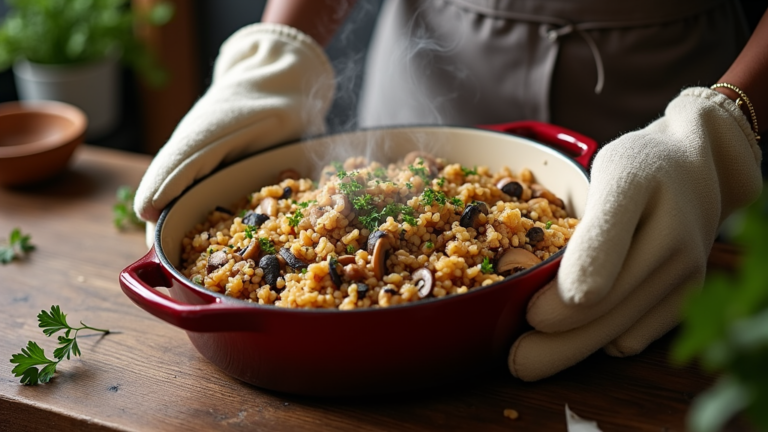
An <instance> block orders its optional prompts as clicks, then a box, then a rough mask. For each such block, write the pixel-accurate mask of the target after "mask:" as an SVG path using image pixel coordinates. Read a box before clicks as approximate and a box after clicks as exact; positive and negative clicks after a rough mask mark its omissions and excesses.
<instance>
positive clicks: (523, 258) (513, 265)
mask: <svg viewBox="0 0 768 432" xmlns="http://www.w3.org/2000/svg"><path fill="white" fill-rule="evenodd" d="M540 262H541V259H540V258H539V257H537V256H536V255H534V254H532V253H530V252H528V251H527V250H525V249H521V248H511V249H509V250H507V251H506V252H504V254H503V255H502V256H501V257H500V258H499V260H498V262H497V263H496V272H497V273H504V272H506V271H509V270H520V269H527V268H529V267H533V266H535V265H536V264H538V263H540Z"/></svg>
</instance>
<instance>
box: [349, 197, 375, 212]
mask: <svg viewBox="0 0 768 432" xmlns="http://www.w3.org/2000/svg"><path fill="white" fill-rule="evenodd" d="M352 206H353V207H354V208H356V209H357V210H369V209H371V208H372V207H373V196H372V195H368V194H365V195H363V196H359V197H355V198H353V199H352Z"/></svg>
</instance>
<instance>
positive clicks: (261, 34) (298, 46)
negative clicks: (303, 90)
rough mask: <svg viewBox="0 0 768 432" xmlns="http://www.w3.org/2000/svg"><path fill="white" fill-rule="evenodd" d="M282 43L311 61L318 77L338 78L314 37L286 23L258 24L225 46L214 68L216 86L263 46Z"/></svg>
mask: <svg viewBox="0 0 768 432" xmlns="http://www.w3.org/2000/svg"><path fill="white" fill-rule="evenodd" d="M278 42H279V43H283V44H286V45H287V46H288V47H289V48H290V50H291V51H293V52H294V53H295V54H296V55H299V56H303V57H305V58H307V59H311V60H312V64H313V65H314V67H316V68H317V69H316V70H315V73H317V74H318V75H320V76H334V72H333V67H332V66H331V62H330V60H329V59H328V56H327V55H326V54H325V50H324V49H323V47H322V46H321V45H320V44H319V43H317V42H316V41H315V40H314V39H313V38H312V37H311V36H309V35H308V34H306V33H304V32H302V31H301V30H298V29H296V28H293V27H290V26H287V25H283V24H276V23H256V24H251V25H248V26H245V27H243V28H241V29H239V30H237V31H236V32H235V33H233V34H232V35H231V36H230V37H229V38H227V40H226V41H224V43H223V44H222V45H221V47H220V48H219V55H218V57H216V63H215V64H214V67H213V83H216V82H217V81H218V80H220V79H222V77H223V76H224V75H226V74H227V73H228V72H229V71H230V70H233V69H234V68H236V66H237V65H238V64H240V63H241V62H242V61H243V60H245V59H247V58H249V57H251V56H253V55H255V54H256V53H257V52H259V47H260V45H261V44H265V43H278ZM313 69H314V68H313Z"/></svg>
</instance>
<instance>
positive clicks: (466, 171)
mask: <svg viewBox="0 0 768 432" xmlns="http://www.w3.org/2000/svg"><path fill="white" fill-rule="evenodd" d="M461 172H462V173H463V174H464V177H466V176H469V175H477V167H475V168H473V169H469V168H465V167H461Z"/></svg>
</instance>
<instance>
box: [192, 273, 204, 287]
mask: <svg viewBox="0 0 768 432" xmlns="http://www.w3.org/2000/svg"><path fill="white" fill-rule="evenodd" d="M192 283H193V284H197V285H202V284H203V277H202V276H200V275H195V277H193V278H192Z"/></svg>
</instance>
